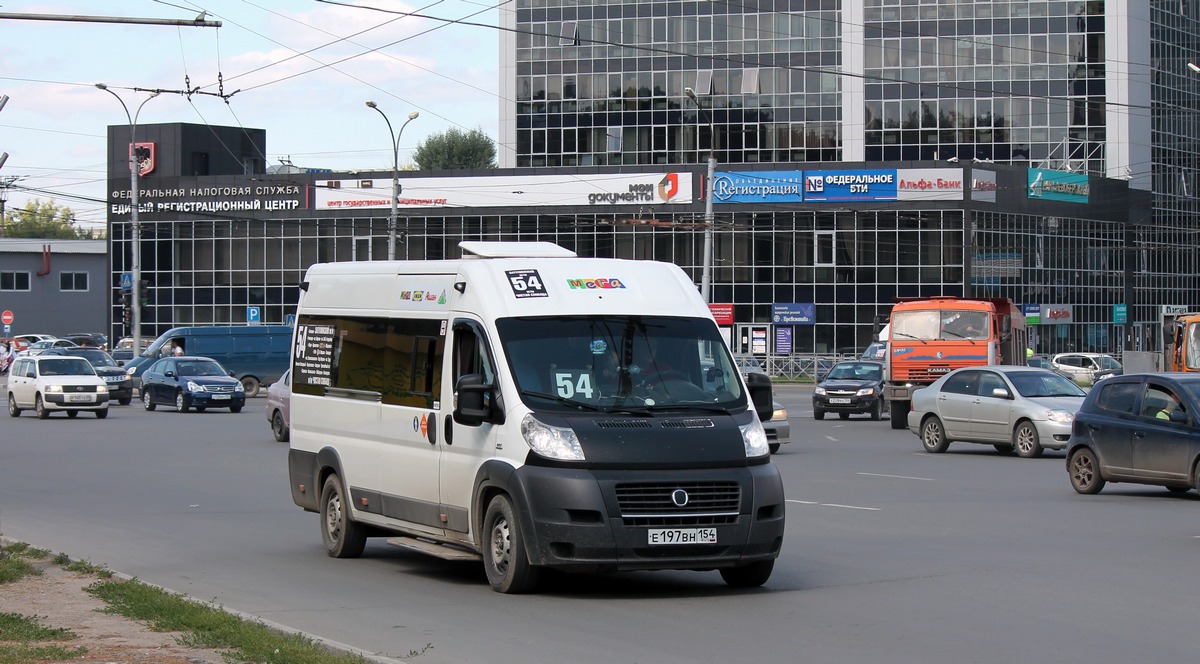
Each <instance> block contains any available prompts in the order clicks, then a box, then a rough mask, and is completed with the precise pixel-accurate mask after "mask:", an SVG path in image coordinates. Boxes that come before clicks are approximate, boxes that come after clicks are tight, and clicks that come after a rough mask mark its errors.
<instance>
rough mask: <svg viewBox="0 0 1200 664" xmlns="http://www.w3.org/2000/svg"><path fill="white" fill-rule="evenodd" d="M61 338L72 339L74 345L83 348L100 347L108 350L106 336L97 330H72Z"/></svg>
mask: <svg viewBox="0 0 1200 664" xmlns="http://www.w3.org/2000/svg"><path fill="white" fill-rule="evenodd" d="M60 338H62V339H66V340H67V341H74V342H75V345H77V346H82V347H84V348H101V349H104V350H108V337H107V336H105V335H103V334H101V333H99V332H72V333H70V334H64V335H62V337H60Z"/></svg>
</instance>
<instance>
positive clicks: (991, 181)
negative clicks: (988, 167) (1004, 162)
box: [971, 169, 998, 203]
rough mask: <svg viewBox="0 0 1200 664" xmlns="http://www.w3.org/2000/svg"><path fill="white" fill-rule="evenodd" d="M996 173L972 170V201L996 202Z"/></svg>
mask: <svg viewBox="0 0 1200 664" xmlns="http://www.w3.org/2000/svg"><path fill="white" fill-rule="evenodd" d="M996 189H998V187H997V186H996V172H995V171H981V170H978V169H972V171H971V200H974V201H983V202H984V203H995V202H996Z"/></svg>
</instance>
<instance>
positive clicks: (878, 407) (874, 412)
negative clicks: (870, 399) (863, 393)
mask: <svg viewBox="0 0 1200 664" xmlns="http://www.w3.org/2000/svg"><path fill="white" fill-rule="evenodd" d="M871 419H872V420H875V421H876V422H878V421H879V420H881V419H883V401H881V400H879V399H876V400H875V407H874V408H872V409H871Z"/></svg>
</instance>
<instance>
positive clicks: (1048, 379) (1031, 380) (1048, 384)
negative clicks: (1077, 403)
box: [1008, 371, 1087, 397]
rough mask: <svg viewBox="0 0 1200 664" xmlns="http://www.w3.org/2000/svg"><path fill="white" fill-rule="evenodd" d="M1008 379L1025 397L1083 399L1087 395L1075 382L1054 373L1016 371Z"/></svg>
mask: <svg viewBox="0 0 1200 664" xmlns="http://www.w3.org/2000/svg"><path fill="white" fill-rule="evenodd" d="M1008 379H1009V380H1010V381H1012V384H1013V387H1015V388H1017V393H1018V394H1020V395H1021V396H1023V397H1082V396H1085V395H1086V394H1087V393H1086V392H1084V391H1083V390H1082V389H1080V387H1079V386H1078V385H1076V384H1075V383H1074V381H1071V380H1068V379H1067V378H1064V377H1063V376H1060V375H1059V374H1056V373H1054V372H1052V371H1014V372H1012V373H1010V374H1008Z"/></svg>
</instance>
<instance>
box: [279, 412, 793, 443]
mask: <svg viewBox="0 0 1200 664" xmlns="http://www.w3.org/2000/svg"><path fill="white" fill-rule="evenodd" d="M271 433H273V434H275V442H277V443H286V442H288V437H289V436H290V434H291V432H290V431H288V428H287V425H286V424H284V423H283V413H281V412H279V411H275V414H274V415H272V416H271ZM775 447H779V446H778V445H776V446H775ZM771 452H772V453H774V452H775V450H771Z"/></svg>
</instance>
